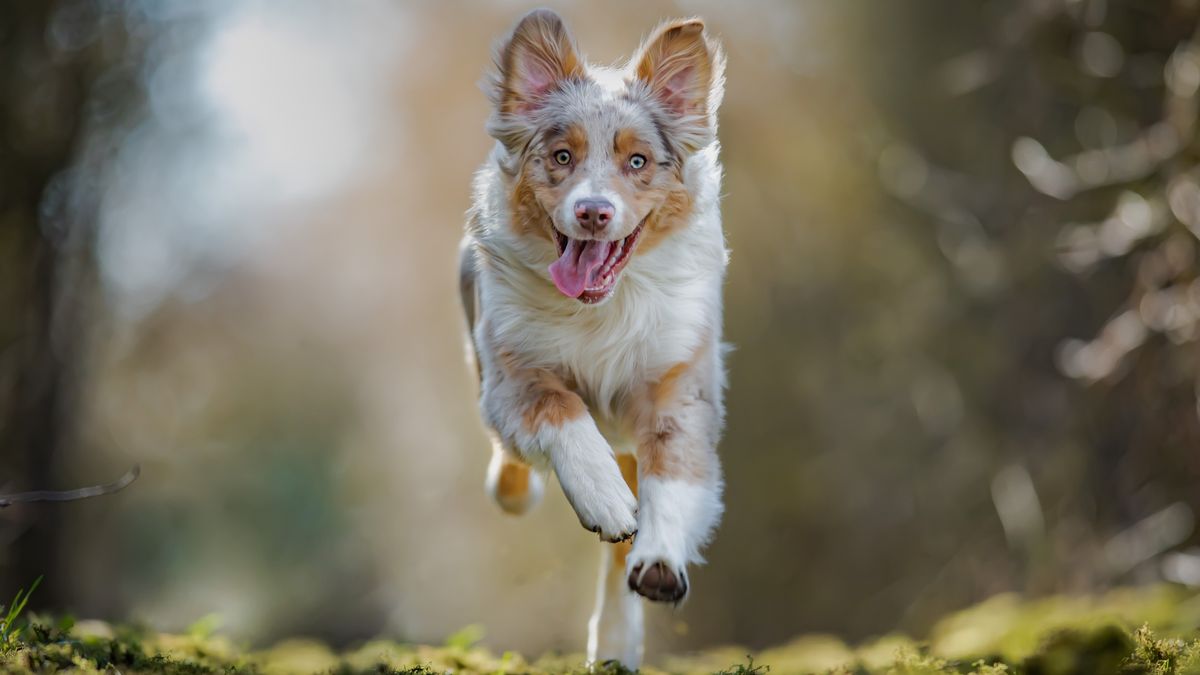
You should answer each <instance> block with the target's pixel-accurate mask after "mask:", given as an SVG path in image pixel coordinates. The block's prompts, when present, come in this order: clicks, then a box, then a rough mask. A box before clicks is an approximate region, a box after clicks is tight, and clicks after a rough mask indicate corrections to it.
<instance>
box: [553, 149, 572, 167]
mask: <svg viewBox="0 0 1200 675" xmlns="http://www.w3.org/2000/svg"><path fill="white" fill-rule="evenodd" d="M554 161H556V162H558V163H559V164H563V165H566V164H570V163H571V152H570V151H569V150H559V151H558V152H556V153H554Z"/></svg>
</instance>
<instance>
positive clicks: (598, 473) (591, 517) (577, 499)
mask: <svg viewBox="0 0 1200 675" xmlns="http://www.w3.org/2000/svg"><path fill="white" fill-rule="evenodd" d="M556 469H557V472H558V482H559V484H561V485H562V489H563V493H564V494H565V495H566V496H567V501H569V502H571V507H572V508H574V509H575V514H576V515H578V516H579V522H580V524H581V525H583V527H584V528H585V529H588V530H591V531H592V532H598V533H599V534H600V538H601V539H603V540H605V541H613V542H616V541H625V540H626V539H629V538H630V537H632V536H633V535H634V533H635V532H637V506H638V503H637V498H636V497H634V496H633V493H632V492H630V490H629V486H628V485H626V484H625V479H624V478H622V477H621V471H620V469H618V468H617V463H616V460H614V459H613V458H612V456H611V455H608V454H605V455H601V456H599V457H595V458H590V457H573V458H572V459H571V461H570V462H567V463H564V465H563V466H557V467H556Z"/></svg>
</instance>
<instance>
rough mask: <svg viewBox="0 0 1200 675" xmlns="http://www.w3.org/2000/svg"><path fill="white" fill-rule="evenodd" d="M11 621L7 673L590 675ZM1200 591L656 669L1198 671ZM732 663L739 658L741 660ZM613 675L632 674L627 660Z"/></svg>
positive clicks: (1012, 673)
mask: <svg viewBox="0 0 1200 675" xmlns="http://www.w3.org/2000/svg"><path fill="white" fill-rule="evenodd" d="M10 626H11V630H5V629H7V628H9V626H5V625H3V624H0V638H2V640H0V672H2V673H30V672H48V671H57V670H71V671H76V672H88V673H90V672H101V671H103V672H109V673H113V672H120V673H171V674H188V675H191V674H197V675H199V674H202V673H261V674H263V675H274V674H283V673H312V672H325V673H411V674H421V675H426V674H429V675H432V674H433V673H450V672H453V673H461V674H463V675H475V674H484V673H486V674H503V675H515V674H517V673H530V674H533V675H550V674H552V673H553V674H557V673H584V672H587V671H586V670H585V669H584V668H583V665H582V657H580V656H579V655H552V656H543V657H540V658H538V659H534V660H528V659H526V658H524V657H522V656H520V655H518V654H513V653H505V654H500V655H497V654H494V653H492V652H489V651H487V650H485V649H482V648H479V647H476V646H473V645H472V644H471V643H472V642H473V638H472V637H471V636H470V635H469V634H464V635H460V636H456V637H453V638H451V639H450V640H448V641H447V643H446V644H444V645H440V646H425V645H409V644H400V643H396V642H391V641H384V640H379V641H372V642H368V643H366V644H363V645H361V646H359V647H357V648H356V649H353V650H350V651H347V652H343V653H335V652H333V651H331V650H330V649H329V648H328V647H326V646H324V645H322V644H320V643H318V642H314V641H308V640H288V641H285V642H282V643H280V644H277V645H275V646H274V647H271V648H269V649H265V650H258V651H252V650H244V649H241V648H239V647H238V646H236V645H235V644H234V643H233V642H232V641H230V640H229V639H228V638H226V637H223V636H221V635H216V634H213V633H212V631H211V629H210V628H209V627H206V626H205V625H204V624H203V623H202V624H200V625H198V626H197V627H196V628H195V629H193V630H192V631H190V632H188V633H186V634H183V635H170V634H162V633H155V632H151V631H147V630H138V629H133V628H125V627H113V626H110V625H109V624H105V623H99V622H91V621H87V622H79V623H75V622H72V621H69V620H60V621H58V622H52V621H49V620H46V619H45V618H42V617H28V618H26V619H20V618H17V619H16V620H15V621H14V620H12V619H10ZM1197 638H1200V596H1197V595H1195V594H1193V593H1190V592H1187V591H1184V590H1182V589H1179V588H1174V587H1165V586H1161V587H1154V588H1143V589H1129V590H1117V591H1112V592H1109V593H1107V594H1105V595H1102V596H1098V597H1054V598H1047V599H1042V600H1035V601H1025V602H1022V601H1020V600H1018V599H1017V598H1016V597H1014V596H998V597H995V598H992V599H990V600H988V601H986V602H983V603H981V604H980V605H977V606H975V607H972V608H970V609H967V610H965V611H962V612H959V613H957V614H954V615H951V616H949V617H947V618H945V619H944V620H943V621H941V622H940V623H939V624H938V625H937V626H936V627H935V628H934V630H933V631H932V632H931V634H930V635H929V637H928V639H927V640H925V641H922V642H917V641H914V640H912V639H910V638H908V637H905V636H902V635H889V636H884V637H882V638H879V639H876V640H872V641H870V642H867V643H865V644H863V645H860V646H857V647H851V646H848V645H846V644H845V643H844V642H842V641H841V640H839V639H837V638H834V637H831V636H823V635H810V636H804V637H800V638H797V639H796V640H794V641H792V642H790V643H788V644H786V645H782V646H779V647H775V648H772V649H766V650H762V651H759V652H757V653H754V654H750V653H748V651H747V650H745V649H741V648H737V647H732V646H731V647H722V648H714V649H710V650H707V651H705V652H701V653H697V654H691V655H686V656H676V657H668V658H664V659H661V660H660V661H659V662H657V663H655V664H654V665H653V666H651V667H647V668H646V669H645V672H647V673H651V674H659V673H718V674H722V675H766V674H767V673H770V674H771V675H791V674H793V673H795V674H799V673H831V674H834V675H872V674H882V673H888V674H896V675H900V674H913V675H916V674H925V673H929V674H941V673H976V674H978V675H999V674H1004V675H1018V674H1027V675H1067V674H1079V675H1107V674H1110V673H1111V674H1113V675H1116V674H1134V673H1145V674H1150V675H1169V674H1183V673H1195V674H1197V675H1200V640H1197ZM731 664H732V665H731ZM596 672H599V673H602V674H604V675H617V674H619V673H624V672H626V671H623V670H622V669H621V668H619V667H616V666H611V667H605V668H600V669H598V670H597V671H596Z"/></svg>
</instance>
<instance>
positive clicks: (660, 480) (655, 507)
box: [625, 368, 723, 603]
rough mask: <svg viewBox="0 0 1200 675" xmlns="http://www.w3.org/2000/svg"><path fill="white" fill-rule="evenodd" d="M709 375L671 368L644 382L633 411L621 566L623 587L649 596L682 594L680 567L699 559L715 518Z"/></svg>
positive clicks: (716, 415) (684, 581) (717, 497)
mask: <svg viewBox="0 0 1200 675" xmlns="http://www.w3.org/2000/svg"><path fill="white" fill-rule="evenodd" d="M714 371H715V368H710V369H708V370H707V372H708V373H712V372H714ZM715 379H716V378H715V377H705V372H704V371H701V372H696V371H690V370H682V369H680V372H673V373H672V374H671V375H670V376H669V382H666V381H664V382H661V383H659V384H658V385H656V386H655V387H652V388H651V395H650V397H649V399H648V403H647V405H646V409H645V410H644V411H643V414H642V415H640V421H639V427H640V429H639V442H638V486H639V488H638V500H639V507H638V535H637V538H636V539H635V540H634V544H633V550H632V551H630V553H629V556H628V557H627V559H626V562H625V567H626V573H627V575H628V583H629V588H630V589H632V590H635V591H637V592H638V593H640V594H641V595H643V596H645V597H646V598H648V599H650V600H655V601H659V602H676V603H678V602H680V601H681V600H683V599H684V598H685V597H686V596H687V593H688V590H689V584H688V576H687V566H688V565H689V564H692V563H699V562H703V558H702V557H701V556H700V549H701V548H702V547H703V546H704V545H705V544H706V543H708V540H709V538H710V537H711V535H712V532H713V529H714V528H715V527H716V525H717V522H718V521H719V520H720V518H721V512H722V506H721V488H722V482H721V467H720V462H719V460H718V458H717V453H716V445H717V440H718V436H719V434H720V429H721V418H722V414H723V410H722V406H721V401H720V395H721V392H720V390H719V386H718V385H716V384H715Z"/></svg>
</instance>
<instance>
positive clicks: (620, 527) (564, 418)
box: [481, 359, 637, 541]
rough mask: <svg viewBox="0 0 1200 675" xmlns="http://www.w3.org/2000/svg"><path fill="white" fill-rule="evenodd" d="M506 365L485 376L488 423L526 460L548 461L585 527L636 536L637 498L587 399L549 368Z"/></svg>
mask: <svg viewBox="0 0 1200 675" xmlns="http://www.w3.org/2000/svg"><path fill="white" fill-rule="evenodd" d="M509 361H511V359H510V360H509ZM502 366H503V367H498V368H494V369H489V371H490V372H487V373H485V375H484V383H483V385H484V391H483V397H482V401H481V404H482V407H483V412H484V417H485V419H486V420H487V421H488V423H489V425H490V426H491V427H492V428H493V429H494V430H496V432H497V433H498V434H499V435H500V437H501V438H503V439H504V440H505V441H507V442H508V443H509V444H510V445H512V446H513V447H515V448H516V449H518V450H519V451H520V453H521V454H522V455H523V456H524V457H525V459H526V460H528V461H531V462H532V463H535V464H543V465H544V464H545V463H546V461H545V460H549V464H550V466H552V467H553V468H554V472H555V474H556V475H557V476H558V482H559V485H561V486H562V489H563V493H564V494H565V495H566V497H567V501H569V502H570V503H571V506H572V507H573V508H574V509H575V513H576V514H577V515H578V516H579V522H580V523H581V524H582V525H583V526H584V527H585V528H587V529H588V530H591V531H592V532H597V533H599V534H600V538H601V539H603V540H605V541H624V540H626V539H629V538H630V537H632V536H633V534H634V532H636V531H637V499H636V498H635V497H634V496H633V493H632V492H631V491H630V490H629V486H627V485H626V484H625V480H624V479H623V478H622V477H621V471H620V469H619V468H618V466H617V462H616V459H615V458H614V456H613V451H612V447H611V446H609V444H608V441H606V440H604V437H603V436H602V435H600V430H599V429H597V428H596V422H595V421H594V420H593V419H592V416H591V415H590V414H589V413H588V411H587V406H586V405H585V404H584V402H583V399H581V398H580V397H579V395H578V394H576V393H575V392H573V391H571V390H569V389H568V388H567V387H566V386H565V385H564V384H563V382H562V380H561V378H559V377H558V376H556V375H555V374H553V373H551V372H549V371H547V370H544V369H523V368H520V367H518V366H516V365H514V364H512V363H506V364H502Z"/></svg>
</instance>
